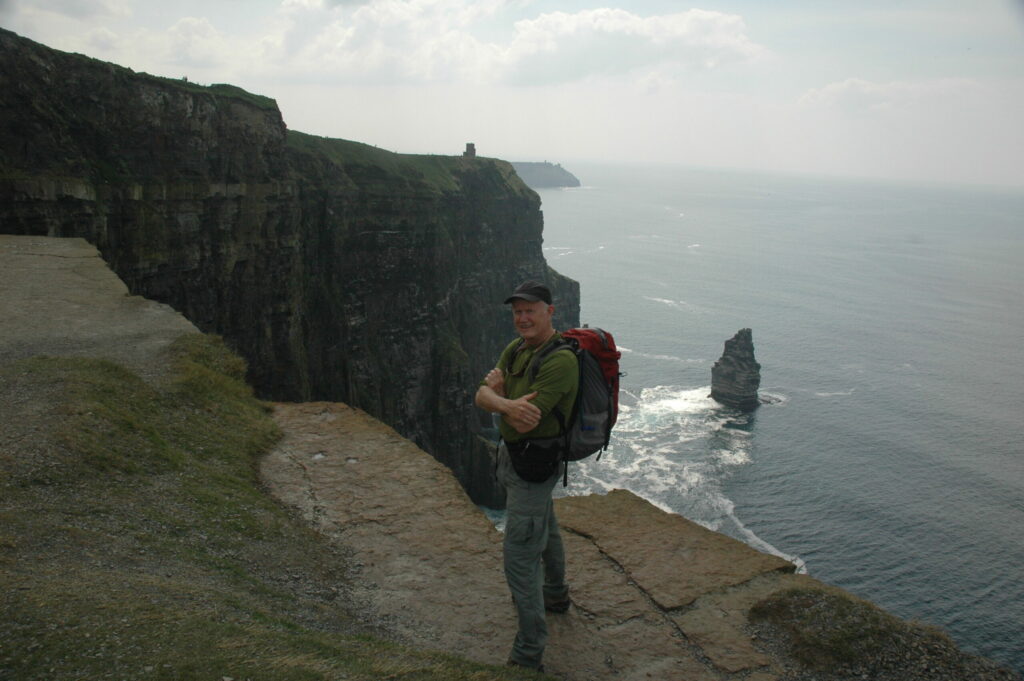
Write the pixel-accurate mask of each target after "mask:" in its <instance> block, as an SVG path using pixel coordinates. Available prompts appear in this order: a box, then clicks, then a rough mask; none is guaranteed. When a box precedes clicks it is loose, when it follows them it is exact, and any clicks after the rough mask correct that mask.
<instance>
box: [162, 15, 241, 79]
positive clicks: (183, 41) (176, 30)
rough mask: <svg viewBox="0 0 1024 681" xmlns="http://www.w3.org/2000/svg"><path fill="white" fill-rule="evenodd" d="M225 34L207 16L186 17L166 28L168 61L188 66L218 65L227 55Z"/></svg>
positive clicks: (204, 66) (205, 66) (206, 66)
mask: <svg viewBox="0 0 1024 681" xmlns="http://www.w3.org/2000/svg"><path fill="white" fill-rule="evenodd" d="M224 48H225V38H224V36H222V35H221V33H220V32H219V31H218V30H217V29H216V28H214V27H213V24H211V23H210V22H209V21H208V20H207V19H197V18H195V17H185V18H184V19H180V20H179V21H178V22H177V23H175V24H174V25H173V26H171V27H170V28H169V29H168V30H167V34H166V43H165V49H166V55H167V61H168V62H169V63H172V64H178V65H182V66H188V67H199V68H208V67H215V66H218V65H219V64H221V63H223V62H224V61H225V60H226V59H227V55H226V54H224V51H225V50H224Z"/></svg>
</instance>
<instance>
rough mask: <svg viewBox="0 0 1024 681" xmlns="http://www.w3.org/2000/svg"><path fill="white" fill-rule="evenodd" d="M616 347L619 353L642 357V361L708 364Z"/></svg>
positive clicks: (696, 360) (699, 359)
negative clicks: (654, 360)
mask: <svg viewBox="0 0 1024 681" xmlns="http://www.w3.org/2000/svg"><path fill="white" fill-rule="evenodd" d="M616 347H617V348H618V350H619V352H621V353H622V354H624V355H635V356H637V357H642V358H644V359H656V360H659V361H663V362H678V363H680V364H707V362H708V360H706V359H701V358H697V359H684V358H682V357H676V356H675V355H652V354H649V353H646V352H637V351H636V350H633V349H631V348H626V347H623V346H621V345H619V346H616Z"/></svg>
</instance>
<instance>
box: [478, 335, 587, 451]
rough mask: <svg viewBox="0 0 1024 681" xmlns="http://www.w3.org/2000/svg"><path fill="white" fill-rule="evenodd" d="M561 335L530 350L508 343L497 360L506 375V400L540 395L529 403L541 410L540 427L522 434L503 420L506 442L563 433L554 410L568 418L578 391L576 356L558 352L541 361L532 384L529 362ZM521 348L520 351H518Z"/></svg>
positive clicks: (502, 425) (514, 342)
mask: <svg viewBox="0 0 1024 681" xmlns="http://www.w3.org/2000/svg"><path fill="white" fill-rule="evenodd" d="M561 338H562V336H561V335H560V334H557V333H556V334H555V335H554V336H552V337H551V338H550V339H549V340H548V341H547V342H546V343H544V345H542V346H540V347H539V348H531V347H528V346H527V345H526V344H525V343H523V344H521V345H520V343H519V339H516V340H514V341H512V342H511V343H509V344H508V345H507V346H506V347H505V350H504V351H502V353H501V357H500V358H499V359H498V364H497V366H498V368H499V369H502V370H503V371H504V372H505V397H507V398H508V399H510V400H514V399H516V398H518V397H522V396H523V395H528V394H530V393H532V392H536V393H537V396H536V397H535V398H533V399H532V400H530V403H531V404H533V405H534V406H536V407H537V408H538V409H540V413H541V418H540V423H538V424H537V427H536V428H534V429H533V430H531V431H529V432H527V433H519V432H517V431H516V430H515V428H513V427H512V426H510V425H509V424H508V423H506V422H505V419H501V425H500V426H499V430H500V432H501V437H502V439H504V440H505V442H518V441H519V440H523V439H527V438H540V437H556V436H558V435H560V434H561V428H560V427H559V425H558V419H557V418H555V415H554V413H552V409H553V408H554V407H556V406H557V407H558V410H559V411H560V412H561V413H562V416H563V418H566V419H568V418H569V415H570V414H571V412H572V407H573V403H574V402H575V401H576V391H577V390H578V388H579V380H580V377H579V365H578V364H577V362H576V356H575V355H573V353H572V352H569V351H566V350H556V351H555V352H553V353H551V354H550V355H548V356H547V357H546V358H545V359H544V361H543V362H541V365H540V370H539V371H538V372H537V378H536V379H535V380H534V381H533V382H532V383H531V382H530V376H529V375H528V374H529V368H530V362H532V361H533V358H534V356H535V355H536V354H537V353H539V352H541V351H542V350H543V349H544V348H545V347H547V346H548V344H550V343H554V342H556V341H558V340H560V339H561ZM516 346H518V350H517V349H516Z"/></svg>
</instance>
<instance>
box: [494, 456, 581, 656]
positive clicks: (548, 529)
mask: <svg viewBox="0 0 1024 681" xmlns="http://www.w3.org/2000/svg"><path fill="white" fill-rule="evenodd" d="M563 465H564V464H563ZM562 470H563V469H562V467H561V466H559V467H558V470H557V471H556V472H555V473H554V474H553V475H552V476H551V477H550V478H549V479H548V480H545V481H544V482H527V481H525V480H523V479H522V478H520V477H519V476H518V475H516V472H515V470H514V469H513V468H512V462H511V460H510V459H509V454H508V450H507V449H506V448H505V443H504V442H503V443H501V446H500V447H499V448H498V471H497V473H498V481H499V482H501V483H502V484H503V485H504V486H505V491H506V494H507V496H506V509H507V511H506V520H505V543H504V554H505V579H506V580H507V581H508V587H509V589H510V590H511V591H512V599H513V600H514V601H515V606H516V614H517V615H518V617H519V631H518V632H517V633H516V639H515V643H513V645H512V653H511V655H509V660H511V661H512V662H514V663H516V664H520V665H523V666H526V667H539V666H540V664H541V658H543V656H544V646H545V645H546V644H547V640H548V627H547V622H546V621H545V619H544V596H545V595H547V597H548V600H553V601H559V600H565V599H566V598H567V597H568V595H569V587H568V586H567V585H566V583H565V551H564V549H563V547H562V535H561V534H560V533H559V531H558V520H557V519H556V518H555V509H554V505H553V504H552V503H551V490H552V489H553V488H554V486H555V483H557V482H558V479H559V478H560V477H561V475H562Z"/></svg>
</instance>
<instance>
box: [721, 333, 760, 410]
mask: <svg viewBox="0 0 1024 681" xmlns="http://www.w3.org/2000/svg"><path fill="white" fill-rule="evenodd" d="M760 385H761V365H760V364H758V363H757V360H756V359H754V341H753V336H752V335H751V332H750V329H740V330H739V331H737V332H736V335H735V336H733V337H732V338H730V339H729V340H727V341H725V352H723V353H722V356H721V358H719V360H718V361H717V362H715V366H713V367H711V397H712V399H714V400H716V401H717V402H720V403H721V404H724V405H725V406H727V407H733V408H735V409H742V410H743V411H753V410H754V409H756V408H757V406H758V405H759V404H760V403H761V401H760V399H759V398H758V396H757V389H758V387H759V386H760Z"/></svg>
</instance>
